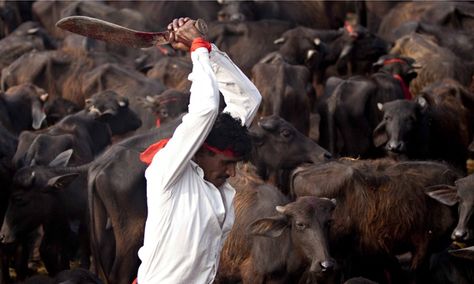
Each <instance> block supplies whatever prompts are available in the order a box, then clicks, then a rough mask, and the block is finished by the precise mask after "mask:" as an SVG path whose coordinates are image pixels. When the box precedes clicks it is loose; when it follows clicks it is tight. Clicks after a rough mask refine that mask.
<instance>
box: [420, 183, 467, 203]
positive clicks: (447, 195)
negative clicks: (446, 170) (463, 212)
mask: <svg viewBox="0 0 474 284" xmlns="http://www.w3.org/2000/svg"><path fill="white" fill-rule="evenodd" d="M425 194H426V195H428V196H429V197H431V198H433V199H434V200H436V201H438V202H440V203H442V204H444V205H448V206H453V205H455V204H456V203H458V202H459V199H458V197H457V190H456V187H454V186H452V185H447V184H440V185H433V186H429V187H427V188H425Z"/></svg>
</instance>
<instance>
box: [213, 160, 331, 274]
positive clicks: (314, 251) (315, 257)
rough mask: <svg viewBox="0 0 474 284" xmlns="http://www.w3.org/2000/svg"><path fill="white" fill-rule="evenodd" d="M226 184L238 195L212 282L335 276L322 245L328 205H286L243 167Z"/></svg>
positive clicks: (307, 201) (305, 200)
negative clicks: (233, 218) (231, 225)
mask: <svg viewBox="0 0 474 284" xmlns="http://www.w3.org/2000/svg"><path fill="white" fill-rule="evenodd" d="M230 182H231V184H232V185H233V186H234V187H235V188H236V191H237V193H236V196H235V199H234V204H235V218H236V220H235V224H234V226H233V228H232V230H231V232H230V233H229V236H228V238H227V239H226V242H225V243H224V247H223V250H222V254H221V260H220V265H219V271H218V274H217V277H216V282H217V283H234V282H239V281H242V283H268V282H272V281H276V282H278V281H286V282H292V281H296V280H297V279H298V278H300V275H299V274H300V273H301V271H304V270H305V269H308V270H309V271H310V273H311V274H314V276H315V277H319V278H325V277H328V275H331V274H332V273H333V272H334V269H335V265H336V264H335V261H334V260H333V259H332V258H331V257H330V256H329V251H328V246H327V241H326V234H327V231H328V228H329V227H328V224H329V222H330V220H331V212H332V211H333V210H334V206H335V204H334V203H333V202H332V201H330V200H328V199H321V198H314V197H302V198H299V199H297V200H296V201H294V202H291V203H288V200H287V198H286V197H285V196H283V194H282V193H281V192H280V191H279V190H278V189H277V188H275V187H273V186H270V185H268V184H265V183H263V181H262V180H261V179H259V178H258V177H257V176H256V175H255V174H252V173H250V172H248V171H247V172H244V169H243V168H240V169H239V171H238V175H237V176H236V177H234V178H232V179H231V181H230ZM275 209H276V210H275ZM305 267H306V268H305ZM318 283H319V282H318Z"/></svg>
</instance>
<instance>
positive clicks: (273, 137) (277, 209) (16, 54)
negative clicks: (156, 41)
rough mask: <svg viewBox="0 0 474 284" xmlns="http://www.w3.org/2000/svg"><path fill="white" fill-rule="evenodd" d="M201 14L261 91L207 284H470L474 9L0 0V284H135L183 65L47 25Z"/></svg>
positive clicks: (182, 93)
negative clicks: (149, 188)
mask: <svg viewBox="0 0 474 284" xmlns="http://www.w3.org/2000/svg"><path fill="white" fill-rule="evenodd" d="M71 15H83V16H91V17H96V18H100V19H103V20H106V21H110V22H114V23H116V24H119V25H122V26H126V27H129V28H132V29H135V30H142V31H159V30H163V29H164V27H166V26H167V24H168V23H169V22H170V21H171V20H172V19H174V18H176V17H183V16H188V17H190V18H202V19H204V20H205V21H206V22H207V23H208V26H209V32H208V39H209V40H210V41H211V42H213V43H215V44H216V45H217V46H218V47H219V48H220V49H221V50H223V51H225V52H227V53H228V54H229V56H230V57H231V58H232V59H233V61H234V62H235V63H236V64H237V65H238V66H239V67H240V68H241V69H242V71H243V72H244V73H245V74H246V75H247V76H248V77H249V78H251V79H252V81H253V82H254V83H255V85H256V86H257V88H258V89H259V91H260V92H261V94H262V97H263V101H262V105H261V108H260V110H259V114H258V118H257V119H256V121H255V122H254V125H253V126H252V128H251V130H250V132H251V135H252V140H253V150H252V154H251V156H250V157H249V159H248V161H246V162H245V163H242V164H240V165H239V166H238V169H237V174H236V176H235V177H232V178H231V179H230V183H231V184H232V185H233V186H234V187H235V188H236V190H237V194H236V197H235V201H234V205H235V215H236V220H235V224H234V227H233V229H232V231H231V233H230V234H229V237H228V238H227V240H226V242H225V244H224V247H223V250H222V253H221V260H220V264H219V269H218V272H217V276H216V279H215V283H245V284H249V283H252V284H253V283H319V284H321V283H331V284H332V283H335V284H336V283H337V284H338V283H352V284H354V283H443V284H444V283H474V257H473V255H474V247H473V245H474V242H473V240H474V218H473V217H472V215H473V213H474V175H470V174H469V167H468V166H467V165H468V164H467V163H466V161H468V159H469V158H472V156H471V153H472V152H473V151H474V143H472V144H471V142H472V140H473V131H474V117H473V114H474V83H473V73H474V4H473V3H469V2H454V1H453V2H451V1H447V2H437V1H434V2H425V1H414V2H410V1H400V2H398V1H387V2H384V1H233V0H218V1H197V0H196V1H145V0H138V1H107V0H103V1H18V2H15V1H0V70H1V80H0V88H1V92H0V220H2V226H1V231H0V241H1V243H0V271H1V273H0V283H2V284H3V283H107V284H109V283H110V284H122V283H123V284H129V283H131V282H132V281H133V280H134V279H135V277H136V273H137V268H138V266H139V259H138V255H137V251H138V249H139V248H140V247H141V244H142V241H143V232H144V224H145V218H146V214H147V208H146V186H145V178H144V171H145V168H146V165H145V164H144V163H142V162H141V161H140V160H139V153H140V152H142V151H144V150H145V149H146V148H147V147H148V146H149V145H150V144H152V143H154V142H156V141H157V140H160V139H162V138H166V137H170V136H171V135H172V133H173V130H174V129H175V128H176V126H177V125H178V124H179V123H180V119H181V117H182V114H183V113H185V112H186V110H187V105H188V102H189V89H190V81H189V80H188V79H187V76H188V74H189V73H190V72H191V69H192V64H191V61H190V58H189V55H188V54H183V53H181V52H177V51H175V50H173V49H172V48H171V47H170V46H166V45H163V46H159V47H153V48H148V49H133V48H128V47H123V46H119V45H113V44H110V43H105V42H101V41H96V40H92V39H90V38H85V37H82V36H79V35H75V34H72V33H69V32H66V31H63V30H60V29H58V28H56V26H55V23H56V22H57V21H58V20H59V19H61V18H63V17H66V16H71Z"/></svg>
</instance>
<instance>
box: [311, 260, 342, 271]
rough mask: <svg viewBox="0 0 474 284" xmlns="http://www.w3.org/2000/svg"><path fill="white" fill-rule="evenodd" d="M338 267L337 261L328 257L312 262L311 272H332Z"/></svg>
mask: <svg viewBox="0 0 474 284" xmlns="http://www.w3.org/2000/svg"><path fill="white" fill-rule="evenodd" d="M335 269H336V261H335V260H333V259H326V260H324V261H321V262H319V261H314V262H313V263H312V264H311V267H310V269H309V270H310V272H311V273H323V272H324V273H326V272H331V271H334V270H335Z"/></svg>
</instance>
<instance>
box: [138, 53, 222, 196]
mask: <svg viewBox="0 0 474 284" xmlns="http://www.w3.org/2000/svg"><path fill="white" fill-rule="evenodd" d="M191 60H192V62H193V70H192V73H191V74H190V75H189V77H188V79H189V80H191V81H192V85H191V96H190V102H189V106H188V113H187V114H186V115H185V116H183V120H182V123H181V124H180V125H179V126H178V127H177V128H176V130H175V132H174V133H173V136H172V137H171V139H170V140H169V142H168V143H167V144H166V146H165V147H164V148H163V149H161V150H160V151H159V152H158V153H157V154H156V155H155V156H154V157H153V160H152V162H151V164H150V165H149V167H148V168H147V169H146V171H145V177H146V179H147V189H148V190H147V195H148V196H150V194H153V191H159V190H166V189H168V188H169V187H170V185H172V184H173V183H174V182H175V181H176V179H177V178H179V177H180V175H181V173H182V172H183V169H184V168H185V166H186V165H188V163H189V161H190V160H191V158H192V157H193V156H194V154H195V153H196V151H197V150H198V149H199V148H200V147H201V145H202V144H203V142H204V141H205V139H206V137H207V135H208V134H209V132H210V131H211V129H212V126H213V125H214V122H215V120H216V117H217V114H218V111H219V90H218V85H217V80H216V76H215V75H214V72H213V70H212V68H211V63H210V60H209V52H208V51H207V49H206V48H198V49H196V50H195V51H193V52H192V53H191Z"/></svg>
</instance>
